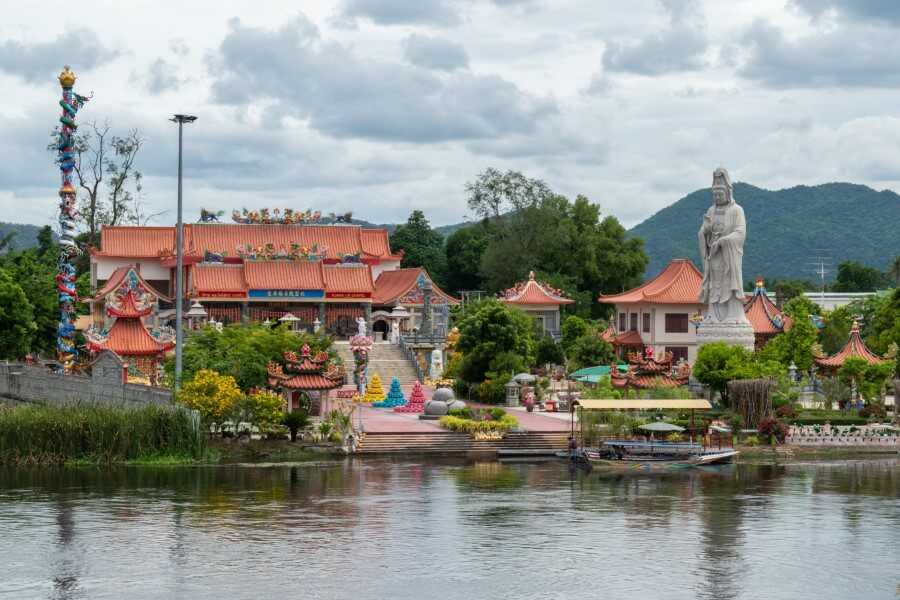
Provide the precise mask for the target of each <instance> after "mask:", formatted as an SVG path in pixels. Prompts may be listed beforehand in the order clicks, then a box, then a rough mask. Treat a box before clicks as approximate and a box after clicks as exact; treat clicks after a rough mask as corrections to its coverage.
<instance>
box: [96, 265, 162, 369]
mask: <svg viewBox="0 0 900 600" xmlns="http://www.w3.org/2000/svg"><path fill="white" fill-rule="evenodd" d="M160 300H165V301H170V299H169V298H167V297H166V296H163V295H162V294H160V293H159V292H158V291H156V290H155V289H154V288H153V286H152V285H150V284H149V283H148V282H147V281H146V280H144V278H143V277H141V275H140V273H138V271H137V268H136V267H135V266H133V265H126V266H123V267H119V268H117V269H116V270H115V271H113V272H112V273H111V274H110V277H109V279H107V280H106V282H105V283H104V285H103V287H102V288H101V289H100V290H98V291H97V293H96V295H95V296H94V297H93V298H91V299H90V300H88V302H89V303H90V304H91V316H92V319H93V324H92V325H91V326H90V328H88V329H87V330H86V331H85V333H84V337H85V340H86V342H87V348H88V350H89V351H90V352H91V353H94V354H96V353H100V352H102V351H104V350H111V351H113V352H115V353H116V354H118V355H119V356H120V357H121V358H122V360H123V361H124V362H125V363H127V365H128V373H129V375H128V377H129V379H133V380H135V381H147V382H148V383H151V384H156V383H158V367H159V364H160V363H161V361H162V359H163V357H164V356H165V353H166V352H168V351H169V350H171V349H172V348H173V347H174V345H175V335H174V332H173V331H172V330H171V329H169V328H168V327H160V326H159V320H158V306H159V302H160Z"/></svg>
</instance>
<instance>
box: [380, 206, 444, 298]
mask: <svg viewBox="0 0 900 600" xmlns="http://www.w3.org/2000/svg"><path fill="white" fill-rule="evenodd" d="M391 249H392V250H393V251H394V252H398V251H401V250H402V251H403V260H402V261H401V262H400V266H401V267H404V268H406V267H425V270H427V271H428V273H429V274H430V275H431V277H432V278H434V279H435V281H437V282H438V283H439V284H440V283H443V281H444V280H443V277H444V271H445V270H446V259H445V254H444V236H442V235H441V234H440V233H439V232H437V231H435V230H434V229H432V228H431V225H430V224H429V223H428V219H426V218H425V214H424V213H423V212H422V211H421V210H414V211H413V212H412V214H411V215H410V216H409V219H408V220H407V221H406V223H405V224H404V225H400V226H398V227H397V229H395V230H394V233H393V234H392V235H391Z"/></svg>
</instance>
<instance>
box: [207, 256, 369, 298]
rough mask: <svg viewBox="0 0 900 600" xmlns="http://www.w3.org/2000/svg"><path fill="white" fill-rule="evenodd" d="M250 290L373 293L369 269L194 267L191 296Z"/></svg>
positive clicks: (289, 263)
mask: <svg viewBox="0 0 900 600" xmlns="http://www.w3.org/2000/svg"><path fill="white" fill-rule="evenodd" d="M250 289H264V290H323V291H325V292H326V293H335V294H354V295H355V296H356V297H360V296H361V297H368V296H370V295H371V294H372V293H373V291H374V289H375V284H374V283H373V282H372V270H371V268H370V267H369V265H366V264H362V263H355V264H340V265H338V264H326V263H324V262H323V261H320V260H316V261H310V260H247V261H245V262H243V263H240V264H229V263H198V264H197V265H195V266H194V267H193V278H192V286H191V295H192V296H195V297H197V296H199V297H202V296H204V295H211V296H214V295H223V294H229V295H230V294H233V295H244V294H246V293H247V291H248V290H250Z"/></svg>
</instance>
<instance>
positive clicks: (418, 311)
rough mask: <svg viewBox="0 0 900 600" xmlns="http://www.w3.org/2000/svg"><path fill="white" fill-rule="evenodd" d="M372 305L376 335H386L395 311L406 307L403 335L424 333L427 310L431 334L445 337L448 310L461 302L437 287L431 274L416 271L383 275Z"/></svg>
mask: <svg viewBox="0 0 900 600" xmlns="http://www.w3.org/2000/svg"><path fill="white" fill-rule="evenodd" d="M426 299H427V302H426ZM372 303H373V305H374V306H375V307H376V308H375V312H374V313H372V328H373V330H374V332H375V333H376V334H381V335H385V334H387V333H388V331H389V329H390V326H391V320H392V319H393V315H394V314H396V311H395V309H396V308H397V307H403V308H404V309H406V312H407V313H408V316H405V317H403V318H401V319H400V323H399V325H400V331H401V332H409V331H412V330H413V329H416V330H421V328H422V325H423V323H424V315H425V313H426V310H427V312H428V313H429V314H430V324H429V323H425V324H426V325H427V326H428V327H430V328H431V331H432V332H435V333H437V334H438V335H439V336H441V337H445V336H446V335H447V324H448V321H449V308H450V306H452V305H454V304H459V300H457V299H456V298H454V297H453V296H450V295H449V294H447V293H446V292H444V291H443V290H442V289H441V288H439V287H438V286H437V285H435V284H434V282H433V281H432V279H431V276H430V275H429V274H428V271H426V270H425V269H423V268H422V267H414V268H409V269H394V270H390V271H387V270H385V271H382V272H381V273H380V274H379V275H378V279H377V280H376V281H375V294H374V296H373V298H372Z"/></svg>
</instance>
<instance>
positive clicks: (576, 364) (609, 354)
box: [567, 329, 616, 371]
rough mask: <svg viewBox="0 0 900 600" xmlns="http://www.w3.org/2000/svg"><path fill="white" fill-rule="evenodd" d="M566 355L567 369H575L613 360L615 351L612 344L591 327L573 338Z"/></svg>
mask: <svg viewBox="0 0 900 600" xmlns="http://www.w3.org/2000/svg"><path fill="white" fill-rule="evenodd" d="M567 356H568V359H569V370H570V371H577V370H578V369H583V368H584V367H593V366H597V365H608V364H610V363H611V362H613V361H614V360H615V357H616V353H615V350H614V349H613V347H612V345H611V344H610V343H609V342H607V341H606V340H604V339H603V338H601V337H600V335H599V333H598V332H597V331H596V330H594V329H592V330H591V331H590V332H588V333H586V334H585V335H582V336H581V337H579V338H578V339H576V340H575V343H574V344H572V346H571V347H570V348H569V350H568V353H567Z"/></svg>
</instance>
